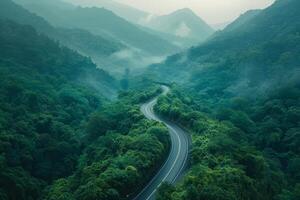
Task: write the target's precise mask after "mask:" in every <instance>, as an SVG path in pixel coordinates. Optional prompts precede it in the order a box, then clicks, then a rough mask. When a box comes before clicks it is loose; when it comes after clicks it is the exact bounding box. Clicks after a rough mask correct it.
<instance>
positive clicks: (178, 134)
mask: <svg viewBox="0 0 300 200" xmlns="http://www.w3.org/2000/svg"><path fill="white" fill-rule="evenodd" d="M162 89H163V93H162V94H161V95H166V94H167V93H168V92H169V91H170V89H169V88H168V87H167V86H162ZM157 98H158V97H156V98H154V99H152V100H151V101H149V102H147V103H145V104H143V105H142V106H141V111H142V113H143V114H144V115H145V116H146V117H147V118H148V119H151V120H155V121H159V122H162V123H164V124H165V125H166V126H167V127H168V129H169V133H170V138H171V144H172V147H171V150H170V154H169V156H168V158H167V160H166V161H165V163H164V164H163V166H162V167H161V169H160V170H159V171H158V172H157V174H156V175H155V176H154V177H153V178H152V180H151V181H150V182H149V183H148V185H146V186H145V188H144V189H143V190H142V191H141V192H140V193H139V194H138V195H137V196H136V197H135V198H134V199H133V200H154V199H155V193H156V191H157V189H158V187H159V186H160V185H161V184H162V183H163V182H167V183H170V184H174V183H176V181H177V180H178V179H179V178H180V177H181V175H182V174H183V173H184V171H185V169H186V166H187V162H188V154H189V146H190V137H189V135H188V134H187V133H186V132H185V131H184V130H182V129H181V128H180V127H179V126H177V125H175V124H174V123H172V122H168V121H166V120H163V119H161V118H159V117H158V116H157V115H155V113H154V112H153V107H154V105H155V104H156V102H157Z"/></svg>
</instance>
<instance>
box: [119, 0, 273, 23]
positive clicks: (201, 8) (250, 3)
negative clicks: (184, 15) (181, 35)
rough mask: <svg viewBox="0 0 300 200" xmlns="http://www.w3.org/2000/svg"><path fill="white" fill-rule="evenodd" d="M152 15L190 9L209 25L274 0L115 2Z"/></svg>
mask: <svg viewBox="0 0 300 200" xmlns="http://www.w3.org/2000/svg"><path fill="white" fill-rule="evenodd" d="M116 1H118V2H121V3H124V4H128V5H131V6H133V7H136V8H139V9H142V10H145V11H148V12H151V13H154V14H167V13H169V12H172V11H174V10H177V9H180V8H186V7H188V8H191V9H192V10H194V12H196V13H197V14H198V15H199V16H200V17H202V18H203V19H204V20H205V21H207V22H208V23H210V24H217V23H223V22H228V21H232V20H234V19H235V18H236V17H238V16H239V15H240V14H242V13H244V12H245V11H247V10H249V9H257V8H265V7H267V6H269V5H271V4H272V3H273V2H274V1H275V0H116Z"/></svg>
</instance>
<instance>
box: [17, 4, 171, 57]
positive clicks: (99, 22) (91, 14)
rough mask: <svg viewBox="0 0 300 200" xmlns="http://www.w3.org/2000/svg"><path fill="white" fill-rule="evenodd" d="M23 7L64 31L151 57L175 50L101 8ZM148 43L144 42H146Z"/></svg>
mask: <svg viewBox="0 0 300 200" xmlns="http://www.w3.org/2000/svg"><path fill="white" fill-rule="evenodd" d="M23 6H24V7H25V8H26V9H28V10H30V11H32V12H34V13H36V14H38V15H39V16H41V17H43V18H45V19H47V20H48V21H49V22H50V23H51V24H52V25H54V26H57V27H64V28H76V29H78V28H79V29H84V30H87V31H89V32H91V33H92V34H95V35H100V36H102V37H105V38H110V39H112V40H116V41H119V42H121V43H124V44H125V45H126V46H129V47H131V48H132V49H136V50H137V51H143V52H145V53H148V54H150V55H155V56H161V55H166V54H170V53H172V52H175V51H176V47H175V46H174V45H172V44H170V43H169V42H167V41H166V40H163V39H161V38H159V37H157V36H155V35H152V34H149V33H148V32H145V31H143V30H141V29H140V28H139V27H137V26H136V25H134V24H132V23H130V22H128V21H126V20H124V19H123V18H121V17H119V16H117V15H115V14H114V13H113V12H111V11H109V10H106V9H104V8H97V7H75V8H74V9H63V8H61V7H60V6H50V5H49V4H44V3H43V2H36V3H34V4H33V3H31V2H30V3H28V4H27V3H26V4H23ZM145 41H147V42H145Z"/></svg>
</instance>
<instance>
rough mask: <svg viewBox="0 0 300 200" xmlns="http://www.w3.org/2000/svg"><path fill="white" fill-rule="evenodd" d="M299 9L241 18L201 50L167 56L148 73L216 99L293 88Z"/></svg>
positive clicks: (293, 5) (279, 6) (280, 5)
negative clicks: (289, 85)
mask: <svg viewBox="0 0 300 200" xmlns="http://www.w3.org/2000/svg"><path fill="white" fill-rule="evenodd" d="M299 3H300V2H299V1H296V0H287V1H276V2H275V3H274V4H273V5H272V6H271V7H269V8H267V9H265V10H263V11H261V12H259V13H256V14H255V16H251V17H250V18H251V19H249V20H243V19H244V18H247V17H245V16H242V17H241V18H243V19H238V20H237V22H234V23H233V25H229V26H228V28H226V29H225V30H224V31H222V32H218V33H216V34H215V35H214V36H213V37H212V39H210V40H208V41H207V42H205V43H204V44H203V45H200V46H198V47H195V48H192V49H190V50H189V51H187V52H184V53H182V54H178V55H174V56H171V57H169V58H168V59H167V60H166V61H165V63H163V64H161V65H154V66H152V67H151V70H150V71H151V72H153V71H155V70H156V71H157V72H158V73H157V74H155V76H156V75H157V76H162V77H165V78H167V79H168V80H171V81H178V80H180V81H181V82H185V83H188V84H189V85H192V86H193V88H195V89H196V91H197V92H200V91H202V92H207V93H211V95H212V96H213V95H215V96H216V97H218V96H224V95H235V94H240V93H244V94H245V95H247V94H252V93H251V91H252V90H254V91H256V92H262V93H264V92H265V91H266V90H268V89H270V88H272V87H277V86H279V85H282V84H287V83H288V82H293V81H294V80H295V79H297V77H299V58H300V57H299V56H298V55H299V50H300V46H299V45H300V40H299V38H300V37H299V31H300V24H299V21H300V13H299V10H298V7H299V5H300V4H299ZM283 10H284V11H286V12H282V11H283ZM243 21H245V22H244V23H241V22H243ZM239 23H240V24H239ZM234 26H235V27H234Z"/></svg>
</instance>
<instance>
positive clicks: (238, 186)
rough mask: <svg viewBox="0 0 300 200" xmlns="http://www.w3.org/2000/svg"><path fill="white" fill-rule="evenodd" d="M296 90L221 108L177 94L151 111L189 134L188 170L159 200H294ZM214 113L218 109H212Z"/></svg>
mask: <svg viewBox="0 0 300 200" xmlns="http://www.w3.org/2000/svg"><path fill="white" fill-rule="evenodd" d="M299 100H300V84H297V85H292V86H290V87H285V88H282V90H279V91H277V90H276V91H274V92H273V93H270V94H268V95H266V97H265V98H263V99H260V100H259V101H249V100H248V99H245V98H240V97H235V98H232V99H228V100H226V102H224V105H223V106H220V105H215V103H214V102H208V101H203V100H202V97H201V98H199V97H197V96H189V95H187V93H183V92H182V91H181V92H179V91H176V92H173V93H172V94H171V95H169V96H168V97H161V98H160V99H159V101H158V105H157V106H156V111H157V112H158V113H159V114H160V115H162V116H164V117H166V118H168V119H171V120H173V121H175V122H176V123H178V124H181V125H182V126H184V127H185V128H187V129H188V130H189V131H190V132H191V133H192V138H193V149H192V152H191V170H190V171H189V172H188V174H187V175H186V177H185V178H184V180H183V181H182V183H181V184H179V185H178V186H177V187H176V188H173V187H171V186H169V185H164V186H163V187H161V189H160V194H159V196H158V197H159V198H158V199H161V200H162V199H176V200H177V199H186V200H188V199H199V200H200V199H213V200H215V199H219V200H225V199H226V200H227V199H228V200H229V199H239V200H241V199H253V200H254V199H278V200H279V199H280V200H283V199H289V200H290V199H291V200H296V199H299V197H300V196H299V195H300V190H299V189H300V185H299V182H300V180H299V177H300V176H299V173H300V171H299V153H300V152H299V150H300V149H299V144H300V137H299V136H300V135H299V130H300V129H299V128H300V127H299V120H300V104H299V102H300V101H299ZM216 107H217V109H216Z"/></svg>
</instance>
